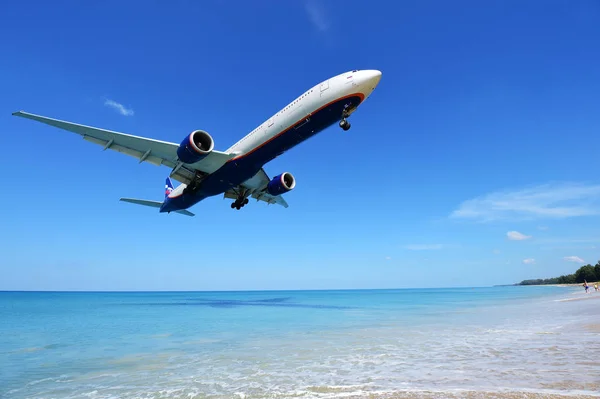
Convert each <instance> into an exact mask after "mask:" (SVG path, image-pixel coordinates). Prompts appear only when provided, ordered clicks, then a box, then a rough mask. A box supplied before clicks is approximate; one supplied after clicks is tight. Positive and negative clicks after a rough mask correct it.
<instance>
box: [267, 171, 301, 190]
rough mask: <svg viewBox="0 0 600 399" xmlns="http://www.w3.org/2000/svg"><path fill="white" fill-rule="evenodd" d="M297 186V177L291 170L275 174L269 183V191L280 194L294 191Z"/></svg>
mask: <svg viewBox="0 0 600 399" xmlns="http://www.w3.org/2000/svg"><path fill="white" fill-rule="evenodd" d="M294 187H296V179H294V176H292V174H291V173H289V172H283V173H282V174H280V175H278V176H275V177H274V178H273V179H272V180H271V181H270V182H269V184H267V192H268V193H269V194H271V195H280V194H284V193H287V192H288V191H292V190H293V189H294Z"/></svg>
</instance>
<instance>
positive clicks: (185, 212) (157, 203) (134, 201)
mask: <svg viewBox="0 0 600 399" xmlns="http://www.w3.org/2000/svg"><path fill="white" fill-rule="evenodd" d="M119 201H123V202H130V203H132V204H136V205H144V206H150V207H153V208H160V207H161V205H162V204H163V203H162V202H160V201H150V200H143V199H137V198H120V199H119ZM173 212H175V213H180V214H182V215H186V216H194V214H193V213H192V212H190V211H188V210H185V209H181V210H178V211H173Z"/></svg>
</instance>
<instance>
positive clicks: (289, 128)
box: [227, 93, 365, 162]
mask: <svg viewBox="0 0 600 399" xmlns="http://www.w3.org/2000/svg"><path fill="white" fill-rule="evenodd" d="M350 97H360V102H361V103H362V102H363V101H364V100H365V95H364V94H362V93H354V94H349V95H347V96H344V97H340V98H336V99H335V100H333V101H331V102H329V103H327V104H325V105H323V106H322V107H320V108H318V109H317V110H316V111H313V112H311V113H310V114H307V115H305V116H304V117H303V118H302V119H299V120H297V121H296V122H294V123H292V125H291V126H290V127H288V128H287V129H285V130H282V131H281V132H279V133H277V134H276V135H275V136H273V137H271V138H270V139H269V140H267V141H265V142H264V143H262V144H259V145H257V146H256V147H254V148H253V149H251V150H250V151H248V152H246V153H245V154H241V155H238V156H237V157H235V158H231V159H230V160H229V161H227V162H231V161H235V160H237V159H240V158H243V157H245V156H248V155H250V154H252V153H253V152H254V151H256V150H258V149H259V148H261V147H263V146H264V145H266V144H268V143H270V142H271V141H273V140H275V139H276V138H277V137H279V136H281V135H282V134H284V133H286V132H288V131H289V130H291V129H292V128H293V127H294V126H296V124H297V123H299V122H300V121H302V120H303V119H305V118H306V117H308V116H310V115H312V114H316V113H317V112H319V111H321V110H323V109H324V108H327V107H329V106H330V105H331V104H334V103H336V102H338V101H340V100H344V99H346V98H350Z"/></svg>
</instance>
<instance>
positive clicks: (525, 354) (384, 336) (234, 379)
mask: <svg viewBox="0 0 600 399" xmlns="http://www.w3.org/2000/svg"><path fill="white" fill-rule="evenodd" d="M554 397H557V398H558V397H582V398H583V397H600V292H595V291H594V290H593V287H592V292H591V293H589V294H586V293H585V292H584V290H583V288H582V287H556V286H535V287H534V286H531V287H523V286H507V287H484V288H445V289H433V288H431V289H397V290H391V289H390V290H332V291H248V292H0V398H10V399H21V398H35V399H46V398H47V399H51V398H61V399H62V398H87V399H100V398H102V399H113V398H115V399H116V398H123V399H130V398H131V399H133V398H135V399H159V398H160V399H163V398H164V399H167V398H168V399H200V398H239V399H252V398H273V399H275V398H554Z"/></svg>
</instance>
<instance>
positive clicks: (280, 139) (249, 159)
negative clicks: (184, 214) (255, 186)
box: [160, 95, 362, 212]
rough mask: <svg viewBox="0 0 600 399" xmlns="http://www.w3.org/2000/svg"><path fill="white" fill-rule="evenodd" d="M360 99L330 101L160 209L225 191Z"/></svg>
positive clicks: (173, 208)
mask: <svg viewBox="0 0 600 399" xmlns="http://www.w3.org/2000/svg"><path fill="white" fill-rule="evenodd" d="M361 101H362V100H361V97H360V96H359V95H354V96H351V97H345V98H342V99H340V100H338V101H336V102H334V103H331V104H329V105H327V106H326V107H324V108H322V109H320V110H318V111H317V112H315V113H314V114H312V115H311V116H310V120H309V121H308V122H306V119H302V120H301V121H299V122H297V123H295V124H294V125H293V126H292V127H291V128H289V129H287V130H285V131H283V132H281V133H279V134H278V135H277V136H275V137H274V138H272V139H270V141H267V142H266V143H263V144H261V145H259V146H257V147H256V148H255V149H253V150H251V151H249V152H248V153H247V154H243V155H241V156H239V157H238V158H234V159H231V160H229V161H228V162H227V163H226V164H225V165H223V166H222V167H221V168H219V169H218V170H217V171H215V172H214V173H212V174H210V175H208V176H207V177H206V178H205V179H204V180H203V181H202V183H201V185H200V187H199V189H198V190H197V191H195V192H193V193H188V194H182V195H180V196H177V197H174V198H165V202H164V203H163V205H162V207H161V208H160V211H161V212H172V211H176V210H179V209H186V208H189V207H191V206H192V205H194V204H196V203H198V202H200V201H202V200H203V199H205V198H208V197H212V196H214V195H218V194H222V193H224V192H225V191H227V190H229V189H230V188H232V187H235V186H238V185H239V184H241V183H243V182H244V181H246V180H248V179H250V178H251V177H253V176H254V175H255V174H256V173H258V171H259V170H260V169H261V168H262V167H263V165H264V164H266V163H267V162H269V161H271V160H273V159H274V158H275V157H277V156H279V155H281V154H282V153H284V152H285V151H287V150H289V149H290V148H292V147H294V146H296V145H298V144H300V143H301V142H303V141H305V140H307V139H309V138H310V137H312V136H314V135H315V134H317V133H319V132H320V131H322V130H324V129H326V128H328V127H329V126H331V125H333V124H334V123H337V122H339V121H340V119H341V116H342V113H343V111H344V108H345V107H346V106H348V105H350V107H357V106H358V105H359V104H360V103H361Z"/></svg>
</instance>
